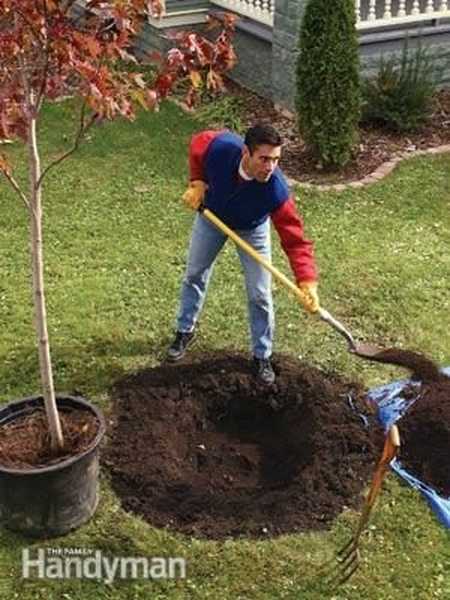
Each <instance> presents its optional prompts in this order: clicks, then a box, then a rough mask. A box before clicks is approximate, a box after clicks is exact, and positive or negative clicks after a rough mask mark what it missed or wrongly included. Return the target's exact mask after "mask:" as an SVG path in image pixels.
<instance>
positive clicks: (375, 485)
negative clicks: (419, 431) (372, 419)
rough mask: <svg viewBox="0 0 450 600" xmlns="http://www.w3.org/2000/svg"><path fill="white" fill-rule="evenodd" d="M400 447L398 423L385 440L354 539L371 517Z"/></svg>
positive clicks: (393, 426) (356, 538)
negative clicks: (373, 507) (390, 465)
mask: <svg viewBox="0 0 450 600" xmlns="http://www.w3.org/2000/svg"><path fill="white" fill-rule="evenodd" d="M399 448H400V434H399V432H398V428H397V425H392V427H391V428H390V429H389V432H388V435H387V436H386V440H385V442H384V447H383V453H382V455H381V458H380V460H379V461H378V464H377V466H376V469H375V472H374V474H373V477H372V483H371V486H370V490H369V493H368V495H367V498H366V501H365V504H364V508H363V511H362V514H361V518H360V521H359V523H358V528H357V530H356V532H355V535H354V536H353V541H354V542H355V541H357V540H358V538H359V536H360V535H361V533H362V531H363V529H364V527H365V526H366V524H367V521H368V519H369V514H370V511H371V510H372V506H373V505H374V503H375V500H376V498H377V496H378V493H379V491H380V489H381V485H382V483H383V480H384V477H385V475H386V473H387V470H388V469H389V464H390V462H391V461H392V460H393V459H394V458H395V457H396V456H397V453H398V449H399Z"/></svg>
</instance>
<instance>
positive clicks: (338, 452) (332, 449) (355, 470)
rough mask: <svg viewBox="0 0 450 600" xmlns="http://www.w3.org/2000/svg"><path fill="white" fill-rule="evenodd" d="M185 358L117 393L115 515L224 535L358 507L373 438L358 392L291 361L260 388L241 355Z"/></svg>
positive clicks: (376, 437)
mask: <svg viewBox="0 0 450 600" xmlns="http://www.w3.org/2000/svg"><path fill="white" fill-rule="evenodd" d="M191 360H192V362H190V363H184V364H178V365H163V366H161V367H158V368H155V369H149V370H146V371H142V372H140V373H137V374H136V375H133V376H130V377H128V378H127V379H125V380H123V381H121V382H119V383H117V385H116V386H115V389H114V391H113V395H114V409H113V410H114V413H113V421H114V423H115V426H114V430H113V432H112V434H111V437H110V442H109V445H108V447H107V449H106V452H105V453H104V458H103V460H104V462H105V463H106V464H107V466H108V467H109V468H110V471H111V474H112V483H113V486H114V488H115V490H116V491H117V493H118V495H119V496H120V497H121V499H122V502H123V505H124V507H125V509H127V510H131V511H134V512H136V513H138V514H140V515H141V516H143V517H144V518H145V519H147V520H148V521H149V522H150V523H152V524H153V525H155V526H158V527H164V526H168V527H171V528H174V529H177V530H180V531H182V532H185V533H188V534H192V535H197V536H203V537H205V536H206V537H212V538H223V537H225V536H237V535H251V536H260V535H262V536H264V535H273V534H279V533H284V532H290V531H296V530H308V529H315V528H323V527H326V525H327V523H329V522H330V521H331V520H332V519H333V518H334V517H335V516H336V515H337V514H339V513H340V512H341V511H342V509H343V508H344V507H346V506H352V507H356V506H358V505H359V504H360V503H361V500H362V496H361V492H362V490H363V488H364V487H365V485H366V484H367V482H368V480H369V478H370V474H371V472H372V470H373V468H374V465H375V463H376V461H377V460H378V458H379V455H380V451H381V445H382V441H383V438H382V435H381V434H380V430H379V429H378V428H377V427H376V423H375V417H374V416H371V415H369V414H366V415H365V416H364V417H361V413H364V411H366V406H365V403H364V390H363V389H362V388H361V387H359V386H358V385H357V384H351V383H348V382H344V381H342V380H340V379H339V378H337V377H336V376H329V375H326V374H324V373H323V372H321V371H319V370H318V369H315V368H312V367H309V366H307V365H305V364H302V363H300V361H298V360H295V359H292V358H289V357H276V358H275V360H274V364H275V369H276V370H277V371H278V377H277V381H276V384H275V385H273V386H268V387H267V386H262V385H260V384H258V383H257V381H256V380H255V377H254V375H253V372H252V368H251V364H250V363H249V361H248V359H247V358H246V357H245V356H243V355H239V354H234V355H229V354H228V355H224V354H222V355H220V354H216V355H213V356H209V357H206V356H197V357H196V358H194V359H191ZM365 419H367V420H369V421H371V423H370V427H368V428H366V427H365V424H364V422H363V421H364V420H365Z"/></svg>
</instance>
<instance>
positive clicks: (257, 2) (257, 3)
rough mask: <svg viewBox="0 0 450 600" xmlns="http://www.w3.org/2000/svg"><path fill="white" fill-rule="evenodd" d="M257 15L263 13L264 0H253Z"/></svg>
mask: <svg viewBox="0 0 450 600" xmlns="http://www.w3.org/2000/svg"><path fill="white" fill-rule="evenodd" d="M253 4H254V12H255V15H258V16H261V15H262V0H253Z"/></svg>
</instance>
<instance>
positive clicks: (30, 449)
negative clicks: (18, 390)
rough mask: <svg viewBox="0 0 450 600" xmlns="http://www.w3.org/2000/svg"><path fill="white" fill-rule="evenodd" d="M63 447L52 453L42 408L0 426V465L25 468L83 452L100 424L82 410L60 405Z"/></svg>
mask: <svg viewBox="0 0 450 600" xmlns="http://www.w3.org/2000/svg"><path fill="white" fill-rule="evenodd" d="M59 416H60V419H61V428H62V431H63V436H64V448H63V450H62V451H61V452H59V453H58V454H56V455H55V453H54V452H53V451H52V449H51V446H50V433H49V429H48V422H47V417H46V414H45V411H44V410H43V409H38V410H34V411H33V412H31V413H30V414H27V415H25V416H20V417H18V418H16V419H14V420H13V421H10V422H9V423H6V424H3V425H2V426H1V427H0V465H1V466H3V467H7V468H14V469H24V470H26V469H27V468H33V469H36V468H40V467H48V466H50V465H54V464H57V463H60V462H62V461H64V460H66V459H67V458H70V457H72V456H77V455H79V454H82V453H83V452H84V451H85V450H87V449H88V448H89V447H90V446H91V444H92V442H93V441H94V439H95V437H96V435H97V433H98V430H99V427H100V424H99V422H98V420H97V418H96V417H95V416H94V415H92V414H91V413H88V412H86V411H83V410H73V409H72V410H68V409H59Z"/></svg>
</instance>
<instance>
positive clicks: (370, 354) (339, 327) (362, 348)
mask: <svg viewBox="0 0 450 600" xmlns="http://www.w3.org/2000/svg"><path fill="white" fill-rule="evenodd" d="M318 313H319V317H320V318H321V319H322V321H325V322H326V323H328V325H331V327H333V329H334V330H335V331H337V332H338V333H340V334H341V335H342V336H343V337H344V338H345V339H346V340H347V342H348V350H349V352H351V353H352V354H356V356H360V357H361V358H366V359H368V360H377V356H378V354H380V353H381V352H383V348H380V347H379V346H375V345H374V344H359V343H357V342H356V341H355V339H354V337H353V336H352V334H351V333H350V331H349V330H348V329H347V328H346V327H344V325H343V324H342V323H341V322H340V321H338V320H337V319H335V318H334V317H333V316H332V315H331V314H330V313H329V312H328V311H327V310H325V309H324V308H319V311H318Z"/></svg>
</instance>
